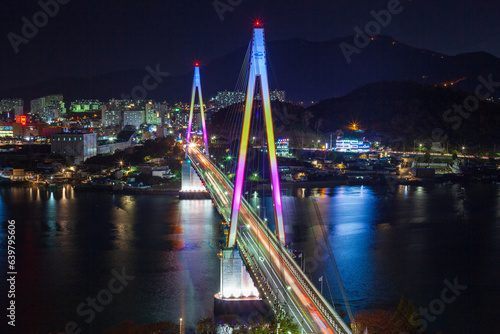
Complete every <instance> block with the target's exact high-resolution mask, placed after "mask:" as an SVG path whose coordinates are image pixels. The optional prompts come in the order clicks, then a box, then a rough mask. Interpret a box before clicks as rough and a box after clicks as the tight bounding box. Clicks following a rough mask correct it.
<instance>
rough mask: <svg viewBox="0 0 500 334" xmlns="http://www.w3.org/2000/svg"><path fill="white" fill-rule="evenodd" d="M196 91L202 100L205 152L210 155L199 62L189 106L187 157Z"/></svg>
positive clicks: (201, 112) (196, 65)
mask: <svg viewBox="0 0 500 334" xmlns="http://www.w3.org/2000/svg"><path fill="white" fill-rule="evenodd" d="M196 91H198V96H199V100H200V117H201V127H202V129H203V141H204V142H205V154H206V155H208V135H207V127H206V125H205V107H204V106H203V96H202V94H201V80H200V66H199V65H198V63H196V64H195V68H194V79H193V91H192V93H191V106H190V107H189V123H188V129H187V134H186V159H187V157H188V152H189V142H190V141H191V128H192V125H193V111H194V100H195V97H196Z"/></svg>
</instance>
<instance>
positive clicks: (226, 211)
mask: <svg viewBox="0 0 500 334" xmlns="http://www.w3.org/2000/svg"><path fill="white" fill-rule="evenodd" d="M190 158H191V161H192V162H191V163H193V164H196V166H197V167H198V169H199V170H200V171H201V174H202V176H203V178H204V179H205V180H206V184H205V186H206V187H207V188H209V190H210V191H211V193H212V194H214V195H215V196H213V198H214V201H216V205H217V206H218V208H219V211H220V212H221V214H222V215H223V216H224V218H225V219H226V221H228V219H229V217H230V216H231V203H232V194H233V185H232V182H231V181H230V180H229V179H228V178H227V177H226V176H225V175H224V174H223V173H221V172H220V171H219V170H218V168H217V167H216V166H215V165H214V164H213V163H212V162H211V161H210V160H209V159H207V158H206V157H205V156H204V155H203V154H202V153H201V152H200V151H199V149H197V148H196V147H191V148H190ZM264 224H265V223H264V222H263V221H262V219H260V217H258V216H257V215H256V213H255V212H254V210H253V209H252V208H251V207H250V205H249V204H248V203H247V202H246V201H245V200H242V206H241V213H240V221H239V228H238V235H239V237H238V239H237V242H238V246H239V247H240V249H241V248H242V247H244V248H245V250H246V251H247V252H248V253H249V254H251V256H252V257H253V258H254V259H257V261H258V263H259V268H260V269H261V272H262V273H263V274H264V276H265V279H266V280H267V282H268V284H269V285H270V286H271V288H272V290H273V291H274V294H275V295H276V296H277V298H278V301H279V303H281V304H282V305H283V306H284V308H285V309H286V311H287V313H288V314H290V315H292V317H293V318H294V319H295V321H296V323H297V324H299V326H300V328H301V329H302V330H303V331H304V332H306V333H348V334H350V333H351V331H350V328H349V327H348V326H347V325H345V323H343V321H342V320H340V321H338V322H337V325H336V326H335V327H337V328H338V329H339V330H337V331H334V330H333V329H332V326H331V325H332V323H331V322H332V320H331V319H330V321H328V320H326V319H325V317H326V315H325V309H327V307H325V303H326V304H328V303H327V302H326V301H325V300H324V299H323V298H322V297H317V298H316V302H313V301H312V300H311V298H310V297H311V293H316V294H318V295H319V292H317V290H316V289H315V288H314V287H312V283H310V281H309V280H307V279H306V281H307V283H306V284H309V285H311V286H308V285H304V283H305V282H304V279H302V280H301V281H299V280H298V279H297V271H296V270H294V269H295V268H294V267H293V265H296V264H295V263H293V265H291V263H290V259H291V258H290V257H289V256H288V255H287V254H284V252H286V250H285V249H284V248H283V247H282V246H281V245H279V244H277V241H276V239H275V238H273V236H272V233H271V232H270V231H269V229H268V228H267V226H265V225H264ZM270 239H271V240H270ZM291 261H292V262H293V260H291ZM297 268H298V266H297ZM299 279H300V278H299ZM306 290H307V291H306ZM318 300H319V302H320V305H322V306H323V308H322V312H321V311H320V310H318V307H317V305H318ZM270 302H271V303H274V302H275V301H274V300H271V301H270ZM328 306H329V305H328ZM328 311H329V312H330V314H332V313H335V312H334V311H333V312H332V309H331V306H330V309H329V310H328ZM335 315H336V316H337V317H338V315H337V314H336V313H335ZM338 319H340V317H338ZM329 323H330V325H329Z"/></svg>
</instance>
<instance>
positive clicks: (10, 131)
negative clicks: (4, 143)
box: [0, 123, 14, 138]
mask: <svg viewBox="0 0 500 334" xmlns="http://www.w3.org/2000/svg"><path fill="white" fill-rule="evenodd" d="M3 137H14V128H13V127H12V124H9V123H0V138H3Z"/></svg>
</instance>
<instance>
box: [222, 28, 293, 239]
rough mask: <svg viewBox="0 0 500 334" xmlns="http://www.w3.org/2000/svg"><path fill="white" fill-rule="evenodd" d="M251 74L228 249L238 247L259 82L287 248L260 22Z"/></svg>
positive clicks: (277, 216) (278, 220)
mask: <svg viewBox="0 0 500 334" xmlns="http://www.w3.org/2000/svg"><path fill="white" fill-rule="evenodd" d="M250 55H251V57H250V73H249V76H248V84H247V91H246V97H245V113H244V116H243V127H242V131H241V140H240V150H239V157H238V165H237V169H236V178H235V182H234V196H233V203H232V208H231V220H230V222H229V223H230V228H229V236H228V243H227V246H228V247H229V248H232V247H234V245H235V243H236V233H237V230H238V217H239V213H240V206H241V196H242V190H243V181H244V178H245V163H246V156H247V150H248V139H249V134H250V122H251V116H252V108H253V100H254V96H255V94H256V92H255V90H256V82H257V80H259V82H260V96H261V97H262V107H263V111H264V119H265V124H266V134H267V147H268V153H269V162H270V167H271V187H272V192H273V202H274V221H275V224H276V236H277V237H278V239H279V241H280V242H281V243H282V244H283V245H285V244H286V240H285V228H284V224H283V208H282V203H281V189H280V179H279V174H278V162H277V158H276V144H275V139H274V128H273V118H272V113H271V98H270V95H269V82H268V76H267V63H266V45H265V39H264V28H262V27H261V26H260V24H259V23H257V24H256V26H255V27H254V30H253V38H252V47H251V50H250Z"/></svg>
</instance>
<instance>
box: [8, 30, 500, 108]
mask: <svg viewBox="0 0 500 334" xmlns="http://www.w3.org/2000/svg"><path fill="white" fill-rule="evenodd" d="M342 42H345V43H349V44H351V45H353V37H352V36H350V37H344V38H336V39H331V40H328V41H324V42H310V41H306V40H303V39H292V40H286V41H272V42H269V43H268V59H269V70H270V80H271V87H272V88H274V89H282V90H286V92H287V98H288V99H289V100H292V101H294V102H299V101H304V102H305V103H306V104H309V103H310V101H318V100H321V99H325V98H330V97H338V96H343V95H345V94H347V93H349V92H351V91H352V90H354V89H356V88H358V87H361V86H363V85H365V84H368V83H372V82H378V81H387V80H394V81H401V80H412V81H415V82H418V83H423V84H428V85H444V84H445V83H447V85H451V83H452V82H454V87H457V88H458V89H461V90H465V91H473V90H474V89H475V87H476V86H477V85H478V80H477V77H478V75H483V76H487V75H488V74H492V75H493V78H494V79H497V80H498V81H500V59H499V58H496V57H494V56H492V55H490V54H487V53H469V54H461V55H457V56H446V55H443V54H439V53H436V52H432V51H428V50H423V49H418V48H413V47H411V46H407V45H404V44H402V43H399V42H397V41H394V40H393V39H391V38H389V37H385V36H379V37H376V38H374V39H373V40H372V41H370V44H369V45H368V46H367V47H366V48H364V49H361V50H360V53H359V54H353V55H352V56H351V58H352V62H351V63H348V62H347V61H346V58H345V57H344V54H343V52H342V50H341V48H340V44H341V43H342ZM245 53H246V48H245V49H239V50H236V51H234V52H232V53H231V54H228V55H226V56H224V57H221V58H219V59H216V60H214V61H212V62H211V63H209V64H206V65H204V66H203V67H202V85H203V90H204V95H205V98H206V99H208V98H210V97H212V96H214V95H215V94H216V92H217V91H220V90H224V89H228V90H233V89H234V87H235V86H236V82H237V79H238V75H239V72H240V68H241V65H242V63H243V59H244V57H245ZM150 66H151V67H152V68H154V67H155V66H156V64H151V65H150ZM159 66H160V69H161V71H165V72H168V64H163V63H161V64H159ZM147 74H148V73H147V71H146V70H130V71H123V72H117V73H108V74H104V75H101V76H98V77H93V78H62V79H56V80H52V81H49V82H44V83H41V84H38V85H33V86H29V87H24V88H19V89H13V90H9V91H4V92H0V96H1V97H23V98H24V99H25V100H26V101H29V100H31V99H33V98H36V97H39V96H43V95H47V94H55V93H62V94H64V96H65V100H66V101H71V100H74V99H78V98H97V99H102V100H107V99H109V98H112V97H115V98H120V97H121V96H122V95H123V94H125V95H127V94H128V95H130V94H131V91H132V89H133V88H134V87H136V86H142V84H143V78H144V77H145V76H146V75H147ZM192 75H193V74H192V73H191V72H190V73H186V74H185V75H180V76H175V77H174V76H169V77H167V78H165V79H164V80H163V82H162V83H161V85H159V86H158V87H157V88H156V89H154V90H152V91H148V92H147V96H146V98H147V99H155V100H159V101H162V100H167V101H170V102H174V101H180V100H182V101H187V100H188V97H189V95H190V91H191V84H192Z"/></svg>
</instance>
